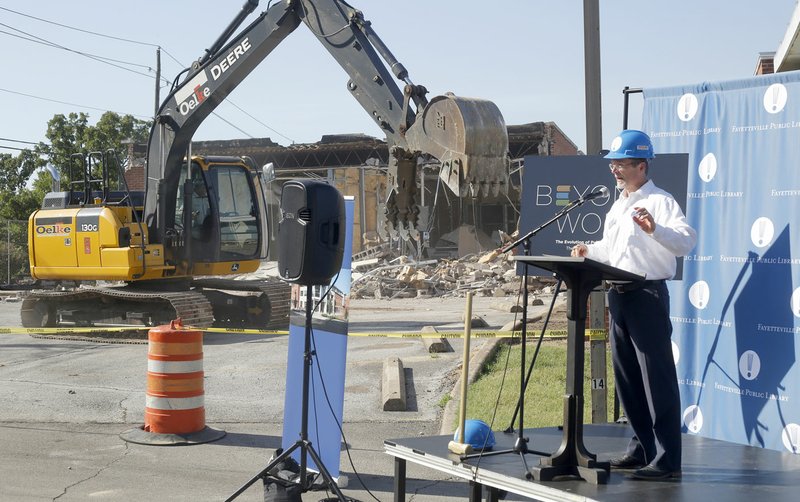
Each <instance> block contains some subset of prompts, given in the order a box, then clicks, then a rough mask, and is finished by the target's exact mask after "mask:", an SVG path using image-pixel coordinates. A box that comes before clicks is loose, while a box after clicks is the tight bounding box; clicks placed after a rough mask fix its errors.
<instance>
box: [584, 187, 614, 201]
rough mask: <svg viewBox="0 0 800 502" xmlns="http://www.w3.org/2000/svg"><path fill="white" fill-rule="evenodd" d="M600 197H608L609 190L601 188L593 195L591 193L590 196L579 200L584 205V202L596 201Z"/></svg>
mask: <svg viewBox="0 0 800 502" xmlns="http://www.w3.org/2000/svg"><path fill="white" fill-rule="evenodd" d="M598 197H608V188H606V187H600V190H598V191H596V192H592V193H590V194H588V195H582V196H581V197H580V198H579V199H578V202H580V203H583V202H586V201H588V200H592V199H596V198H598Z"/></svg>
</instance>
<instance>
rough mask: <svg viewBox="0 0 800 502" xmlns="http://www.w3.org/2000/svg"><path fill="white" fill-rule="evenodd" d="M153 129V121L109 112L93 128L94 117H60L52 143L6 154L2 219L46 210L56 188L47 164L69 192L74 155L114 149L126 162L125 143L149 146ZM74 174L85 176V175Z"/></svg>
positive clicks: (0, 182)
mask: <svg viewBox="0 0 800 502" xmlns="http://www.w3.org/2000/svg"><path fill="white" fill-rule="evenodd" d="M149 129H150V123H149V122H145V121H142V120H138V119H136V118H134V117H133V116H131V115H118V114H116V113H113V112H106V113H104V114H103V115H102V116H101V117H100V120H98V121H97V123H96V124H95V125H89V115H87V114H85V113H70V114H68V115H63V114H58V115H54V116H53V118H52V119H50V121H48V123H47V133H46V136H47V139H48V140H49V144H46V143H39V144H38V145H36V146H35V147H34V148H33V149H32V150H22V151H21V152H20V153H19V154H18V155H17V156H12V155H9V154H0V219H9V220H27V219H28V216H29V215H30V214H31V213H32V212H33V211H35V210H36V209H38V208H39V207H40V206H41V203H42V199H43V198H44V194H45V193H47V192H48V191H50V189H51V186H52V178H51V175H50V174H49V173H47V171H46V170H45V169H43V168H44V167H45V166H46V165H47V164H51V165H52V166H53V167H55V168H56V169H57V170H58V172H59V173H60V175H61V188H62V190H66V189H67V186H68V185H67V184H68V183H69V182H70V181H71V180H70V179H69V177H70V173H69V171H70V170H69V163H70V157H71V156H72V155H73V154H76V153H77V154H80V155H85V154H86V153H88V152H103V151H106V150H108V149H110V148H111V149H114V150H116V151H117V153H118V154H119V156H120V158H121V159H123V160H124V159H125V156H126V153H127V149H126V146H125V145H124V143H123V141H126V142H127V141H134V142H137V143H143V142H145V141H146V140H147V135H148V132H149ZM95 174H97V173H95ZM115 174H116V173H115ZM73 176H75V177H76V178H78V179H80V178H82V177H83V176H82V173H80V172H79V171H75V172H74V173H73ZM32 177H33V179H31V178H32Z"/></svg>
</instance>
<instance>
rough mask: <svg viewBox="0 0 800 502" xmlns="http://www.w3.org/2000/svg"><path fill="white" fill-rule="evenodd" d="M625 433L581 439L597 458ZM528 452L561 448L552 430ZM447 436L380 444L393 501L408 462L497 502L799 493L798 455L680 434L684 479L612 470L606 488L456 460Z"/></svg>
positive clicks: (514, 458)
mask: <svg viewBox="0 0 800 502" xmlns="http://www.w3.org/2000/svg"><path fill="white" fill-rule="evenodd" d="M630 434H631V432H630V429H629V428H628V427H627V426H626V425H618V424H603V425H593V424H586V425H584V429H583V440H584V444H585V445H586V448H587V450H588V451H589V452H590V453H594V454H596V455H597V457H598V460H608V459H609V458H610V457H613V456H617V455H618V454H620V453H622V452H624V450H625V447H626V445H627V444H628V439H629V437H630ZM525 437H527V438H529V442H528V448H529V449H530V450H537V451H542V452H548V453H551V452H555V451H556V450H557V449H558V447H559V445H560V444H561V438H562V431H561V430H559V428H557V427H551V428H543V429H526V431H525ZM495 438H496V440H497V445H496V446H495V448H494V450H505V449H511V448H512V447H513V445H514V441H515V440H516V438H517V434H516V433H512V434H505V433H502V432H495ZM451 439H452V437H451V436H430V437H414V438H405V439H391V440H386V441H384V450H385V452H386V453H388V454H389V455H391V456H393V457H394V458H395V494H394V500H395V501H403V500H405V470H406V462H412V463H414V464H419V465H422V466H425V467H428V468H430V469H434V470H436V471H439V472H444V473H447V474H450V475H453V476H455V477H459V478H461V479H464V480H465V481H468V482H469V483H465V484H464V492H463V493H454V494H453V496H456V497H462V496H463V497H464V498H465V499H466V498H468V499H469V500H470V501H478V500H480V499H481V495H482V493H484V494H485V495H486V500H498V499H499V498H500V497H502V496H503V495H504V493H503V492H508V493H509V494H516V495H509V498H510V499H513V500H524V498H521V497H519V495H521V496H522V497H527V498H530V499H533V500H542V501H558V502H562V501H587V502H588V501H612V500H613V501H615V502H627V501H636V502H640V501H643V500H646V501H648V502H659V501H664V502H667V501H669V502H675V501H702V502H715V501H721V500H724V501H726V502H738V501H742V502H745V501H746V502H751V501H754V500H759V501H760V500H765V501H766V500H769V501H770V502H774V501H795V500H798V495H797V490H798V487H800V455H793V454H790V453H788V452H778V451H773V450H765V449H762V448H755V447H752V446H742V445H738V444H733V443H728V442H725V441H718V440H714V439H706V438H703V437H699V436H694V435H689V434H684V435H683V476H682V478H681V479H671V480H667V481H639V480H635V479H632V478H631V477H630V471H616V470H612V471H611V476H610V478H609V480H608V483H607V484H597V485H596V484H591V483H588V482H586V481H583V480H580V479H575V478H573V479H565V480H558V481H549V482H537V481H529V480H527V479H526V478H525V469H524V466H523V463H522V460H521V459H520V455H519V454H513V453H508V454H504V455H495V456H490V457H482V458H474V459H470V460H468V461H466V462H463V463H462V462H461V461H460V460H459V458H458V456H457V455H453V454H451V453H449V451H448V449H447V445H448V442H449V441H450V440H451ZM525 458H526V461H527V463H528V467H533V466H536V465H538V464H539V458H540V457H539V456H537V455H534V454H530V453H529V454H527V455H525Z"/></svg>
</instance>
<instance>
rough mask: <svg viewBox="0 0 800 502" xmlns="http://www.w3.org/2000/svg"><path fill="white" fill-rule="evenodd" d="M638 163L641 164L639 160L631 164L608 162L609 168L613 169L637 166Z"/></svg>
mask: <svg viewBox="0 0 800 502" xmlns="http://www.w3.org/2000/svg"><path fill="white" fill-rule="evenodd" d="M637 165H639V163H638V162H631V163H629V164H622V163H619V164H614V163H613V162H612V163H610V164H608V168H609V169H611V170H612V171H618V170H620V169H624V168H626V167H635V166H637Z"/></svg>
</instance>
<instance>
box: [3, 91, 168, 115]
mask: <svg viewBox="0 0 800 502" xmlns="http://www.w3.org/2000/svg"><path fill="white" fill-rule="evenodd" d="M0 91H2V92H7V93H9V94H16V95H18V96H25V97H26V98H33V99H40V100H42V101H50V102H51V103H58V104H60V105H69V106H75V107H77V108H86V109H87V110H97V111H101V112H110V111H113V110H109V109H108V108H97V107H96V106H89V105H80V104H77V103H69V102H67V101H59V100H57V99H50V98H43V97H41V96H35V95H33V94H27V93H24V92H18V91H12V90H11V89H4V88H2V87H0ZM114 113H116V114H118V115H132V116H134V117H142V118H144V119H147V120H150V119H152V118H153V117H151V116H149V115H139V114H136V113H125V114H120V113H119V112H114Z"/></svg>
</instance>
